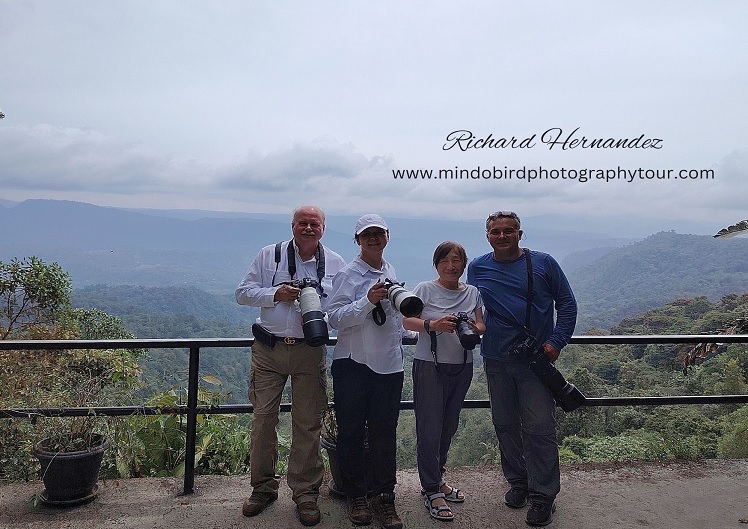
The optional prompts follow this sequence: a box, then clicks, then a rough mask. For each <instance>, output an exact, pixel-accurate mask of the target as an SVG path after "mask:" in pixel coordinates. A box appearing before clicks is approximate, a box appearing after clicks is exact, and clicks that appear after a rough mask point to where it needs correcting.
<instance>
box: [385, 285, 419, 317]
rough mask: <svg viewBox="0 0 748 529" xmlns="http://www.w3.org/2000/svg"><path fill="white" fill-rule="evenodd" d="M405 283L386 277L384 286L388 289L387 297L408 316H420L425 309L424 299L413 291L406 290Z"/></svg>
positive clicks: (401, 312)
mask: <svg viewBox="0 0 748 529" xmlns="http://www.w3.org/2000/svg"><path fill="white" fill-rule="evenodd" d="M403 285H405V283H396V282H394V281H392V280H391V279H385V280H384V286H385V288H386V289H387V299H389V300H390V303H392V305H393V306H394V307H395V308H396V309H397V310H398V311H399V312H400V314H402V315H403V316H405V317H406V318H411V317H414V316H418V315H419V314H421V311H423V301H421V298H419V297H418V296H416V295H415V294H413V292H411V291H409V290H406V289H405V288H404V287H403Z"/></svg>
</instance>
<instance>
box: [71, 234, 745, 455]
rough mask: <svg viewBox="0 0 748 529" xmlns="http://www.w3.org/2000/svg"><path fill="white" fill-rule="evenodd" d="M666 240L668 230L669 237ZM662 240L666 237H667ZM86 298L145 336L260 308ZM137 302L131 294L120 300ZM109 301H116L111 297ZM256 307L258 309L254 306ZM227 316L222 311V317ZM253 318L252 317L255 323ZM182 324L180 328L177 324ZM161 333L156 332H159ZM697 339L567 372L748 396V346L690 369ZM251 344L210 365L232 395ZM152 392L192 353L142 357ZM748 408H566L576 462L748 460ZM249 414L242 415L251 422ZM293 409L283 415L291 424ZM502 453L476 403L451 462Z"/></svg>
mask: <svg viewBox="0 0 748 529" xmlns="http://www.w3.org/2000/svg"><path fill="white" fill-rule="evenodd" d="M664 235H665V237H666V238H669V237H668V234H664ZM657 239H658V237H655V240H657ZM74 298H75V303H76V305H79V306H83V305H86V304H88V303H91V304H92V305H91V306H95V307H97V308H102V307H107V310H108V311H109V312H110V313H112V314H114V315H117V316H119V317H121V318H122V319H123V321H124V322H125V325H126V326H127V327H128V328H129V329H131V330H132V331H133V332H134V333H135V334H136V335H138V336H139V337H140V336H141V333H146V334H148V335H149V336H146V337H188V336H203V337H210V336H215V337H219V336H246V335H248V334H247V325H248V324H249V322H250V321H251V319H253V318H254V315H252V316H251V317H249V313H250V312H251V310H250V309H248V308H247V307H239V306H238V305H236V303H235V302H234V301H233V300H230V301H231V302H232V303H233V305H236V307H233V306H232V308H230V309H226V310H224V311H223V312H222V311H221V309H220V307H221V303H222V302H223V301H225V300H224V299H223V298H222V297H221V296H215V295H211V294H206V293H204V292H201V291H199V290H196V289H191V288H178V289H150V288H143V287H116V288H112V287H89V288H86V289H83V290H81V291H76V293H75V295H74ZM118 299H119V300H127V302H124V301H121V302H117V301H116V300H118ZM106 303H108V305H107V304H106ZM245 309H246V310H245ZM218 314H221V319H220V320H219V319H217V318H215V317H214V316H216V315H218ZM245 317H246V319H245ZM746 318H748V293H745V294H741V295H737V294H728V295H725V296H723V297H722V298H721V299H719V300H718V301H709V300H708V299H707V298H706V297H703V296H701V297H695V298H683V299H677V300H675V301H672V302H670V303H668V304H666V305H664V306H659V307H657V308H654V309H651V310H649V311H646V312H641V313H639V314H637V315H635V316H631V317H628V318H625V319H623V320H619V321H618V322H617V325H615V326H612V328H611V332H612V333H615V334H699V333H718V332H720V331H721V330H722V329H724V328H725V327H726V326H728V325H730V324H731V323H733V322H735V321H739V320H741V319H746ZM172 325H173V326H172ZM151 333H155V334H151ZM688 349H689V346H683V345H668V344H666V345H649V346H634V345H626V346H624V345H622V346H606V345H585V346H581V345H572V346H568V347H567V348H565V349H564V351H563V352H562V355H561V358H560V360H559V362H558V365H559V368H560V369H561V370H562V372H564V373H565V374H566V376H567V378H568V379H569V380H571V381H572V382H574V383H575V384H577V385H578V386H579V387H580V388H581V389H582V390H583V391H584V392H585V393H586V394H587V395H588V396H591V397H592V396H594V397H598V396H644V395H708V394H717V393H723V394H724V393H729V394H740V393H746V392H748V385H746V379H748V345H745V344H737V345H731V346H729V347H721V348H719V349H718V350H716V351H715V352H712V353H711V354H710V355H709V356H708V358H706V359H705V360H704V361H703V362H700V363H699V364H698V365H696V366H695V367H691V368H690V369H689V370H688V372H687V373H684V370H683V365H682V358H683V355H684V354H685V352H686V351H687V350H688ZM411 361H412V347H406V380H405V388H404V390H403V399H404V400H409V399H411V398H412V384H411V376H410V365H411ZM475 361H476V362H475V376H474V381H473V384H472V387H471V388H470V392H469V394H468V398H469V399H486V398H487V389H486V383H485V377H484V375H483V371H482V367H481V365H482V363H481V362H480V356H479V354H478V351H477V350H476V352H475ZM250 362H251V358H250V355H249V351H248V350H233V349H218V350H215V351H213V350H206V351H205V352H204V353H203V354H202V355H201V371H202V373H203V374H213V375H216V376H217V377H218V379H219V380H220V381H221V383H222V386H221V388H220V389H221V391H223V392H227V393H230V397H229V398H228V401H229V402H247V397H246V389H247V376H248V373H249V366H250ZM141 363H142V365H143V368H144V377H145V378H146V379H147V384H148V386H149V388H150V390H151V391H156V390H163V389H165V388H168V387H177V388H179V387H183V385H184V383H185V382H184V381H185V380H186V373H187V353H186V352H185V351H151V353H150V355H149V356H148V357H147V358H146V359H144V360H142V362H141ZM747 410H748V407H742V408H740V409H738V408H737V407H736V406H727V405H723V406H679V407H672V406H666V407H659V408H656V407H647V408H634V407H625V408H605V409H597V408H582V409H580V410H577V411H575V412H573V413H569V414H566V413H564V412H563V411H561V410H559V427H558V431H559V441H560V442H561V443H562V447H563V450H562V454H563V457H564V460H565V461H567V462H573V461H602V460H607V459H610V458H613V459H615V458H618V459H623V460H629V459H670V458H698V457H731V456H733V455H740V454H742V457H748V439H745V435H744V433H743V434H741V433H740V432H741V431H742V432H745V430H746V426H748V411H747ZM248 419H249V417H242V422H246V421H247V420H248ZM288 419H289V417H287V416H285V415H284V416H283V417H282V423H281V426H282V431H283V432H285V433H286V434H287V432H286V431H285V430H284V427H285V426H287V424H288ZM740 428H743V429H742V430H740ZM398 442H399V447H400V448H399V452H398V458H399V465H400V466H401V467H404V468H405V467H413V466H414V465H415V421H414V417H413V413H412V412H411V411H404V412H403V413H402V414H401V420H400V426H399V435H398ZM497 455H498V452H497V447H496V441H495V434H494V432H493V426H492V424H491V421H490V415H489V412H488V410H485V409H477V410H464V411H463V413H462V418H461V426H460V429H459V431H458V434H457V436H456V437H455V440H454V443H453V449H452V451H451V455H450V461H451V464H457V465H474V464H478V463H480V462H481V461H492V462H493V461H496V458H497Z"/></svg>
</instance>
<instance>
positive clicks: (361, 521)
mask: <svg viewBox="0 0 748 529" xmlns="http://www.w3.org/2000/svg"><path fill="white" fill-rule="evenodd" d="M372 518H373V516H372V514H371V510H370V509H369V503H368V502H367V501H366V496H361V497H359V498H348V519H349V520H350V521H352V522H353V523H354V524H356V525H369V524H370V523H371V520H372Z"/></svg>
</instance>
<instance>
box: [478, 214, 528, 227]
mask: <svg viewBox="0 0 748 529" xmlns="http://www.w3.org/2000/svg"><path fill="white" fill-rule="evenodd" d="M498 219H514V220H516V221H517V228H519V227H520V226H521V222H520V220H519V217H518V216H517V214H516V213H515V212H514V211H494V212H493V213H491V214H490V215H489V216H488V218H487V219H486V230H488V225H489V223H491V221H494V220H498Z"/></svg>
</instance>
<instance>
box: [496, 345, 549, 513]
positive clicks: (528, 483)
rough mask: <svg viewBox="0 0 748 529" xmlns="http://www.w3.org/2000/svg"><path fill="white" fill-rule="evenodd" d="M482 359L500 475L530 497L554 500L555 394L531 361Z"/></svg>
mask: <svg viewBox="0 0 748 529" xmlns="http://www.w3.org/2000/svg"><path fill="white" fill-rule="evenodd" d="M483 365H484V368H485V371H486V379H487V381H488V395H489V398H490V401H491V419H492V420H493V426H494V429H495V430H496V437H497V438H498V440H499V450H500V452H501V468H502V470H503V471H504V477H506V479H507V481H508V482H509V483H510V484H511V485H512V486H516V487H521V488H525V489H528V490H529V491H530V499H537V500H540V501H546V502H548V501H553V499H554V498H555V497H556V495H557V494H558V492H559V491H560V490H561V473H560V468H559V460H558V442H557V440H556V402H555V401H554V400H553V395H552V394H551V392H550V390H549V389H548V388H547V387H546V386H545V385H544V384H543V383H542V382H541V381H540V380H539V379H538V377H537V376H535V374H534V373H533V372H532V370H531V369H530V367H529V366H526V365H523V364H516V363H510V362H500V361H496V360H490V359H487V358H486V359H485V361H484V364H483Z"/></svg>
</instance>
